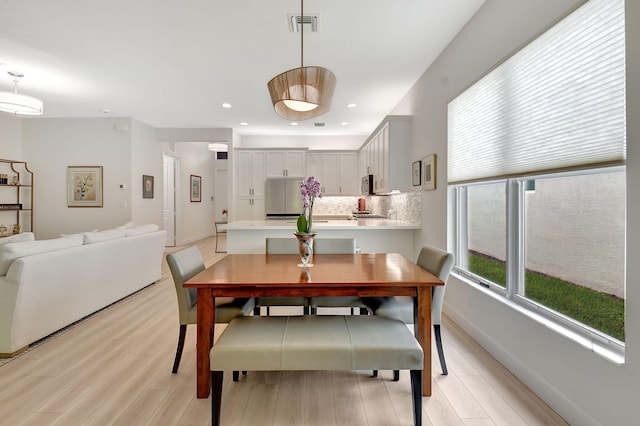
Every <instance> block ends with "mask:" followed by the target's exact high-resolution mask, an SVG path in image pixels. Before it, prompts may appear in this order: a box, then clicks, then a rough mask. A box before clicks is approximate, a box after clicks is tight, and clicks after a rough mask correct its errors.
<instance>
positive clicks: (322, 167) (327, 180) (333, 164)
mask: <svg viewBox="0 0 640 426" xmlns="http://www.w3.org/2000/svg"><path fill="white" fill-rule="evenodd" d="M307 174H308V175H309V176H314V177H315V178H316V180H318V181H319V182H320V186H321V188H320V190H321V191H322V193H323V194H325V195H358V194H359V193H360V186H359V184H360V177H359V172H358V153H356V152H342V151H323V152H308V153H307Z"/></svg>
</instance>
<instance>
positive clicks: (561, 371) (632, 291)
mask: <svg viewBox="0 0 640 426" xmlns="http://www.w3.org/2000/svg"><path fill="white" fill-rule="evenodd" d="M581 3H582V2H581V1H577V0H537V1H534V0H487V2H486V3H485V4H484V6H483V7H482V8H481V9H480V10H479V11H478V12H477V14H476V15H475V16H474V17H473V18H472V19H471V20H470V21H469V23H468V24H467V25H466V27H465V28H464V29H463V31H462V32H461V33H460V34H459V35H458V36H457V37H456V38H455V39H454V40H453V41H452V42H451V43H450V45H449V46H448V47H447V49H446V50H445V51H444V52H443V53H442V54H441V55H440V57H439V58H438V59H437V60H436V61H435V62H434V64H433V65H432V66H431V67H430V68H429V69H428V70H427V71H426V72H425V73H424V75H423V76H422V77H421V78H420V79H419V81H418V82H417V83H416V85H415V86H414V87H413V88H412V89H411V90H410V91H409V93H408V94H407V95H406V97H405V98H404V99H403V100H402V101H401V103H400V104H399V105H398V106H397V107H396V108H395V109H394V110H393V111H392V114H410V115H413V121H412V123H413V128H412V134H413V136H412V138H413V141H412V151H411V152H412V161H414V160H417V159H420V158H421V157H422V156H424V155H427V154H431V153H436V154H437V155H438V167H437V173H438V176H437V180H438V183H439V184H438V189H437V190H436V191H430V192H429V191H427V192H423V197H422V198H423V201H422V231H421V233H420V236H419V238H418V239H417V240H418V241H417V246H419V245H421V244H423V243H425V242H429V243H431V244H435V245H438V246H440V247H445V246H446V243H447V225H448V224H447V217H446V211H447V193H446V186H445V184H444V183H445V182H446V180H447V175H446V169H447V167H446V158H447V103H448V102H449V101H450V100H452V99H453V98H454V97H456V96H457V95H458V94H459V93H461V92H462V91H463V90H464V89H466V88H467V87H469V86H470V85H471V84H473V83H474V82H475V81H477V80H478V79H479V78H480V77H481V76H482V75H483V74H485V73H486V72H487V71H488V70H490V69H491V67H493V66H494V65H495V64H497V63H498V62H499V61H501V60H502V59H503V58H504V57H505V56H507V55H508V54H509V53H510V52H512V51H514V50H515V49H517V48H518V47H520V46H521V45H522V44H523V43H525V42H526V41H528V40H530V39H532V38H533V37H535V36H536V35H538V34H540V33H541V32H542V31H543V30H545V29H546V28H548V27H549V26H550V25H551V24H552V23H554V22H555V21H557V20H558V19H560V18H561V17H563V16H564V15H565V14H566V13H568V12H569V11H570V10H572V9H573V8H575V7H576V6H577V5H579V4H581ZM639 3H640V2H632V1H628V2H627V50H628V57H627V62H628V63H627V68H628V73H627V78H628V80H627V92H628V105H627V116H628V117H629V119H628V120H627V126H628V127H627V138H628V143H627V156H628V160H627V181H628V188H629V190H628V193H627V221H628V223H627V274H626V276H627V282H628V283H629V285H627V289H626V290H627V299H626V302H627V305H626V308H627V312H626V315H627V319H626V324H627V329H626V360H625V363H624V365H616V364H614V363H612V362H611V361H609V360H607V359H605V358H603V357H602V356H599V355H597V354H595V353H594V352H592V351H591V350H590V349H588V348H585V347H583V346H581V345H579V344H577V343H576V342H574V341H573V340H570V339H568V338H566V337H564V336H561V335H559V334H558V333H557V332H555V331H553V330H551V329H550V328H547V327H546V326H544V325H542V324H541V323H540V322H538V321H536V320H535V319H532V318H530V317H528V316H525V315H524V314H523V313H521V312H519V311H518V310H517V309H515V308H514V307H512V306H509V305H508V304H506V303H504V300H503V299H501V298H495V297H493V296H492V295H491V294H490V293H488V292H487V291H485V290H484V289H482V288H480V287H474V286H472V285H470V284H467V283H465V282H463V281H462V280H461V279H459V278H457V277H455V276H452V277H451V278H450V279H449V281H448V284H447V293H446V298H445V313H446V314H447V315H449V316H450V317H452V318H453V319H454V320H455V321H456V322H457V323H458V324H460V325H461V326H462V327H463V328H464V329H465V330H466V331H467V332H469V333H470V334H471V335H472V337H473V338H474V339H476V340H477V341H479V342H480V343H481V344H482V345H483V346H484V347H485V348H486V349H488V350H489V351H490V352H491V353H492V354H493V355H494V356H495V357H496V358H497V359H498V360H499V361H500V362H501V363H502V364H503V365H505V366H506V367H507V368H509V369H510V370H511V371H512V372H513V373H514V374H515V375H516V376H518V377H519V378H520V379H521V380H522V381H523V382H525V383H526V384H527V385H528V386H529V387H530V388H531V389H533V390H534V391H535V392H536V393H537V394H538V395H540V396H541V397H542V398H543V399H544V400H545V401H546V402H547V403H548V404H549V405H551V406H552V407H553V408H554V409H555V410H556V411H557V412H558V413H560V414H561V415H562V416H563V417H564V418H565V419H566V420H567V421H568V422H569V423H571V424H576V425H578V424H579V425H590V424H593V425H596V424H609V425H614V424H615V425H632V424H634V425H637V424H640V410H639V408H638V402H637V401H638V400H639V399H640V380H639V376H640V365H639V359H640V348H638V343H639V340H640V339H639V338H640V318H639V314H638V310H639V309H640V306H639V304H640V289H639V288H638V286H636V285H635V281H636V279H635V277H638V276H640V262H637V261H635V260H637V259H638V257H639V254H640V226H638V224H639V223H640V221H639V220H638V219H637V218H638V217H640V191H637V190H635V189H634V188H635V186H634V185H635V183H637V182H640V160H638V158H640V153H639V152H638V150H639V149H640V147H639V146H638V143H637V142H638V139H639V138H640V124H639V123H638V120H637V117H638V116H640V47H639V46H638V43H636V42H635V41H637V40H638V39H640V28H639V27H640V4H639ZM632 40H633V41H634V42H633V43H632V42H631V41H632ZM416 250H417V247H416ZM445 351H446V349H445Z"/></svg>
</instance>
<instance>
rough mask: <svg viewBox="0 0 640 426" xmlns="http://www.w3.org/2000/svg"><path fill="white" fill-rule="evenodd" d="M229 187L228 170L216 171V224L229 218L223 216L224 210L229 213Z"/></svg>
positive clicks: (214, 204) (214, 205)
mask: <svg viewBox="0 0 640 426" xmlns="http://www.w3.org/2000/svg"><path fill="white" fill-rule="evenodd" d="M228 185H229V182H228V180H227V169H218V170H216V183H215V195H214V197H215V202H214V203H213V207H214V209H215V214H214V217H215V219H216V222H222V221H224V220H226V219H227V217H225V216H223V215H222V210H223V209H225V210H227V212H228V211H229V196H228Z"/></svg>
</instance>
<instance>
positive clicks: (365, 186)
mask: <svg viewBox="0 0 640 426" xmlns="http://www.w3.org/2000/svg"><path fill="white" fill-rule="evenodd" d="M360 192H361V193H362V195H373V175H365V176H364V177H363V178H362V185H361V187H360Z"/></svg>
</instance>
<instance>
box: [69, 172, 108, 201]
mask: <svg viewBox="0 0 640 426" xmlns="http://www.w3.org/2000/svg"><path fill="white" fill-rule="evenodd" d="M67 206H68V207H102V166H68V167H67Z"/></svg>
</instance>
